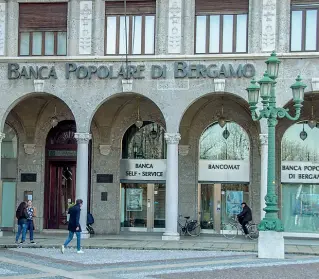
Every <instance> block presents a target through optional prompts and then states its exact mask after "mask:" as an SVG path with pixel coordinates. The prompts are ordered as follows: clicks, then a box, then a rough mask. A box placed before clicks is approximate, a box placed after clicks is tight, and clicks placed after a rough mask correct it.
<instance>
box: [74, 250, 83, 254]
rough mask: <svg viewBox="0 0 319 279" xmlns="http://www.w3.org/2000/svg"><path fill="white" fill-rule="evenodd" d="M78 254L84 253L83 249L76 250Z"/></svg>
mask: <svg viewBox="0 0 319 279" xmlns="http://www.w3.org/2000/svg"><path fill="white" fill-rule="evenodd" d="M76 252H77V253H78V254H84V252H83V250H79V251H76Z"/></svg>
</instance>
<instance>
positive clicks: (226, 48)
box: [223, 15, 234, 52]
mask: <svg viewBox="0 0 319 279" xmlns="http://www.w3.org/2000/svg"><path fill="white" fill-rule="evenodd" d="M233 26H234V23H233V16H232V15H224V16H223V52H232V51H233V32H234V30H233Z"/></svg>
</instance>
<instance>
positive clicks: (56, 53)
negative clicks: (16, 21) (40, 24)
mask: <svg viewBox="0 0 319 279" xmlns="http://www.w3.org/2000/svg"><path fill="white" fill-rule="evenodd" d="M46 32H52V33H54V53H53V54H45V33H46ZM59 32H62V33H66V35H67V31H50V30H45V31H43V30H42V31H41V30H30V31H27V30H24V31H19V40H18V44H19V51H18V54H19V56H22V57H28V56H67V52H68V40H67V37H66V42H65V43H66V54H58V33H59ZM22 33H29V34H30V36H29V54H26V55H24V54H21V34H22ZM33 33H42V45H41V54H32V47H33Z"/></svg>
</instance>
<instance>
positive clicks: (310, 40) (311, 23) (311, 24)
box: [305, 10, 317, 50]
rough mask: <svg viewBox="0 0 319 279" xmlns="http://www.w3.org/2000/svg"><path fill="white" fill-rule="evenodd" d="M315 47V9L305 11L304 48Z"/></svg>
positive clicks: (312, 48)
mask: <svg viewBox="0 0 319 279" xmlns="http://www.w3.org/2000/svg"><path fill="white" fill-rule="evenodd" d="M316 47H317V10H308V11H306V47H305V48H306V50H316Z"/></svg>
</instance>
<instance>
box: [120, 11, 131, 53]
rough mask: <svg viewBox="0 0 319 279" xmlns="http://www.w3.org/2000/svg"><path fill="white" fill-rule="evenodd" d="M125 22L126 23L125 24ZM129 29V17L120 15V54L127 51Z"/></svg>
mask: <svg viewBox="0 0 319 279" xmlns="http://www.w3.org/2000/svg"><path fill="white" fill-rule="evenodd" d="M125 22H126V24H125ZM125 28H126V36H125ZM129 30H130V20H129V17H128V16H127V17H126V20H125V17H124V16H121V17H120V51H119V53H120V54H126V53H127V52H128V46H129V42H128V41H126V40H129ZM125 50H126V51H125Z"/></svg>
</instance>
